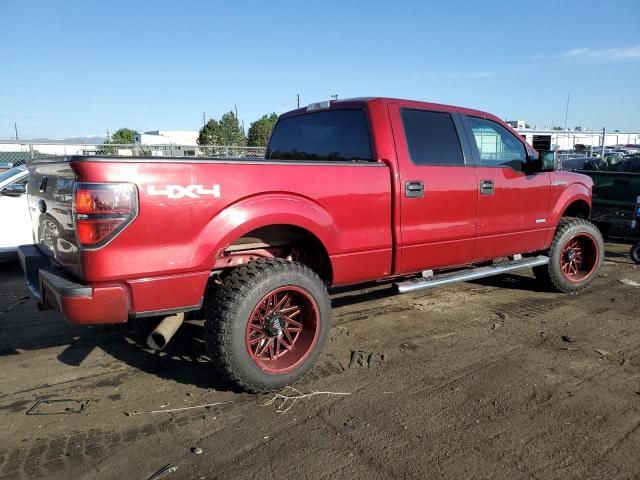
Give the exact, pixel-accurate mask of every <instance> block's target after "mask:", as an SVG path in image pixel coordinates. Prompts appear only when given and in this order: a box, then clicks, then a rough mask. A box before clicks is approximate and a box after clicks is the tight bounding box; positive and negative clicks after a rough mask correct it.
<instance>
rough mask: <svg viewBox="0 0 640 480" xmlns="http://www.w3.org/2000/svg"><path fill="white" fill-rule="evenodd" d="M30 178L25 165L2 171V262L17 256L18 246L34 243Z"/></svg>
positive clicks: (0, 209)
mask: <svg viewBox="0 0 640 480" xmlns="http://www.w3.org/2000/svg"><path fill="white" fill-rule="evenodd" d="M28 179H29V171H28V170H27V168H26V167H25V166H24V165H21V166H19V167H14V168H11V169H9V170H6V171H4V172H2V173H0V222H1V223H0V262H1V261H5V260H11V259H13V258H16V257H17V254H18V246H20V245H25V244H28V243H33V234H32V231H31V216H30V215H29V205H28V203H27V193H26V187H27V180H28Z"/></svg>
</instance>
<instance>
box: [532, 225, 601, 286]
mask: <svg viewBox="0 0 640 480" xmlns="http://www.w3.org/2000/svg"><path fill="white" fill-rule="evenodd" d="M603 257H604V242H603V240H602V235H601V234H600V231H599V230H598V229H597V228H596V226H595V225H594V224H593V223H591V222H590V221H588V220H585V219H582V218H563V219H562V220H561V221H560V224H559V225H558V228H557V230H556V233H555V236H554V237H553V242H552V243H551V248H549V264H548V265H543V266H541V267H535V268H534V274H535V276H536V278H538V280H541V281H542V282H544V283H545V284H546V285H548V286H550V287H552V288H553V289H554V290H557V291H559V292H575V291H577V290H580V289H582V288H584V287H586V286H587V285H588V284H589V283H591V282H592V281H593V280H594V279H595V278H596V276H597V274H598V271H599V270H600V268H601V267H602V261H603Z"/></svg>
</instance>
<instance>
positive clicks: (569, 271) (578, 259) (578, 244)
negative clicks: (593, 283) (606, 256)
mask: <svg viewBox="0 0 640 480" xmlns="http://www.w3.org/2000/svg"><path fill="white" fill-rule="evenodd" d="M599 256H600V252H599V251H598V244H597V242H596V240H595V239H594V238H593V237H592V236H591V235H589V234H588V233H578V234H576V235H574V236H573V237H571V238H570V239H569V240H568V241H567V243H565V245H564V247H563V248H562V252H560V270H561V271H562V275H563V276H564V278H566V279H567V280H568V281H570V282H580V281H582V280H585V279H586V278H588V277H589V276H590V275H591V274H592V273H593V272H594V270H595V269H596V266H597V265H598V260H599Z"/></svg>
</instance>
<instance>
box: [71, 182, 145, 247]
mask: <svg viewBox="0 0 640 480" xmlns="http://www.w3.org/2000/svg"><path fill="white" fill-rule="evenodd" d="M73 213H74V218H75V225H76V235H77V237H78V241H79V242H80V244H81V245H83V246H85V247H88V248H98V247H101V246H103V245H105V244H106V243H107V242H109V241H110V240H111V239H113V238H114V237H115V236H116V235H118V233H120V232H121V231H122V230H123V229H124V228H125V227H126V226H127V225H128V224H129V223H131V221H132V220H133V219H134V218H136V215H137V214H138V191H137V189H136V186H135V185H133V184H131V183H76V185H75V191H74V202H73Z"/></svg>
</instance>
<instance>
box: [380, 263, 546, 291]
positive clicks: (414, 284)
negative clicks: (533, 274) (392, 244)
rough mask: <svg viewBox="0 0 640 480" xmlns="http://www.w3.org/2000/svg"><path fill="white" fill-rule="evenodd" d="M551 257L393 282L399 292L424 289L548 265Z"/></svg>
mask: <svg viewBox="0 0 640 480" xmlns="http://www.w3.org/2000/svg"><path fill="white" fill-rule="evenodd" d="M548 263H549V257H545V256H543V255H539V256H537V257H528V258H520V259H517V260H511V261H508V262H502V263H497V264H494V265H489V266H487V267H478V268H467V269H464V270H457V271H454V272H446V273H442V274H440V275H433V272H432V271H429V270H428V271H426V272H423V274H422V275H423V276H422V277H420V278H412V279H411V280H406V281H404V282H396V283H394V284H393V286H394V287H395V289H396V291H397V292H398V293H409V292H415V291H416V290H424V289H427V288H433V287H439V286H441V285H448V284H450V283H457V282H468V281H469V280H476V279H478V278H485V277H491V276H492V275H499V274H501V273H507V272H513V271H515V270H521V269H523V268H530V267H538V266H540V265H547V264H548Z"/></svg>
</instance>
